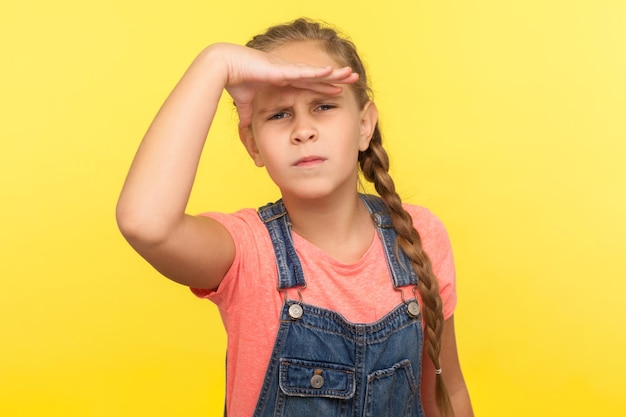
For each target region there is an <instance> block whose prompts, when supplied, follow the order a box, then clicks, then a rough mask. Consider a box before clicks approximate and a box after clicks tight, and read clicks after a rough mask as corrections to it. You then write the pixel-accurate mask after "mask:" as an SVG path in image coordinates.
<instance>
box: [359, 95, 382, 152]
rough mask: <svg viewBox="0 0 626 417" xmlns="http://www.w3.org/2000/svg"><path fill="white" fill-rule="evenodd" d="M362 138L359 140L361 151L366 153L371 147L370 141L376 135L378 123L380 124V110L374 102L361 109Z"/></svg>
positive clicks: (369, 102)
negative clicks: (375, 130)
mask: <svg viewBox="0 0 626 417" xmlns="http://www.w3.org/2000/svg"><path fill="white" fill-rule="evenodd" d="M360 113H361V114H360V115H361V137H360V140H359V150H360V151H361V152H363V151H365V150H366V149H367V148H369V146H370V141H371V140H372V136H373V135H374V129H375V128H376V123H378V109H377V108H376V104H374V102H373V101H371V100H370V101H368V102H367V103H365V105H364V106H363V108H362V109H361V112H360Z"/></svg>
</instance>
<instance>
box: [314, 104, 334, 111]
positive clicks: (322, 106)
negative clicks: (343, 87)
mask: <svg viewBox="0 0 626 417" xmlns="http://www.w3.org/2000/svg"><path fill="white" fill-rule="evenodd" d="M335 107H337V106H335V105H333V104H320V105H319V106H317V107H316V108H315V111H322V112H323V111H328V110H332V109H334V108H335Z"/></svg>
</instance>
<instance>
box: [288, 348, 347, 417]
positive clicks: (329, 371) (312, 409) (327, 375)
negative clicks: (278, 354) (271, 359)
mask: <svg viewBox="0 0 626 417" xmlns="http://www.w3.org/2000/svg"><path fill="white" fill-rule="evenodd" d="M279 381H280V382H279V384H280V391H281V392H280V394H279V398H278V399H277V403H276V411H277V412H278V411H280V413H279V414H280V415H284V416H298V417H308V416H311V417H319V416H324V417H326V416H328V417H335V416H337V417H340V416H345V415H346V413H347V409H348V400H350V399H351V398H352V397H353V396H354V392H355V381H354V368H353V367H349V366H345V365H341V364H333V363H324V362H314V361H306V360H302V359H281V361H280V371H279Z"/></svg>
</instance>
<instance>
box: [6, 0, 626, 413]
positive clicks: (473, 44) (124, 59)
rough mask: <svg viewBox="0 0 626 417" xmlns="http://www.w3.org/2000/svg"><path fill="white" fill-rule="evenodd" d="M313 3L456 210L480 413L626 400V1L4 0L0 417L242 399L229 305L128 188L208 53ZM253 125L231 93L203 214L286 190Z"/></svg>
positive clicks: (199, 201) (413, 164) (192, 407)
mask: <svg viewBox="0 0 626 417" xmlns="http://www.w3.org/2000/svg"><path fill="white" fill-rule="evenodd" d="M300 3H301V4H300ZM300 15H307V16H311V17H314V18H323V19H326V20H328V21H330V22H332V23H334V24H336V25H338V26H339V27H341V28H342V29H344V30H345V31H346V32H348V33H349V34H351V35H352V38H353V39H354V40H355V41H356V43H357V45H359V47H360V49H361V52H362V55H363V57H364V58H365V60H366V61H367V62H368V63H369V68H370V72H371V75H372V79H373V83H374V90H375V92H376V99H377V102H378V105H379V108H380V110H381V118H382V126H383V130H384V132H385V134H386V142H387V145H388V150H389V151H390V153H391V154H392V163H393V174H394V175H395V178H396V180H397V182H398V185H399V188H400V190H401V192H402V193H403V195H404V196H405V198H406V200H407V201H410V202H413V203H419V204H422V205H426V206H428V207H430V208H431V209H432V210H433V211H434V212H435V213H437V214H438V215H439V216H440V217H441V218H442V219H443V221H444V222H445V224H446V225H447V227H448V230H449V233H450V236H451V239H452V242H453V245H454V248H455V253H456V260H457V267H458V291H459V299H460V303H459V306H458V310H457V316H456V317H457V332H458V339H459V344H460V350H461V356H462V362H463V366H464V371H465V374H466V379H467V383H468V385H469V387H470V390H471V394H472V398H473V403H474V408H475V411H476V414H477V415H479V416H494V417H495V416H526V415H532V416H556V415H568V416H585V415H626V399H625V398H624V390H625V384H624V382H623V378H624V375H626V359H624V352H626V332H624V324H623V320H624V316H625V313H626V296H625V295H624V293H625V292H626V280H625V277H626V268H625V267H624V249H626V245H625V244H624V238H625V235H626V219H625V217H626V216H625V214H626V196H625V195H626V194H625V192H624V189H625V182H626V181H625V180H626V167H625V165H626V164H625V162H626V158H625V156H626V24H625V23H624V22H626V3H624V2H623V1H622V0H613V1H611V0H552V1H546V0H531V1H502V0H475V1H451V0H437V1H434V0H430V1H415V0H406V1H386V2H380V1H370V2H367V1H366V2H363V1H362V0H360V1H336V0H332V1H327V0H319V1H315V2H266V1H250V0H238V1H232V2H229V1H219V2H218V1H202V2H200V1H190V0H179V1H172V2H166V1H145V0H141V1H129V0H109V1H105V0H101V1H97V0H96V1H78V0H74V1H71V0H59V1H42V0H36V1H32V2H24V1H19V0H3V2H2V5H1V7H0V35H1V38H0V42H1V44H0V45H1V46H0V60H1V61H0V63H1V65H0V96H1V99H0V118H1V123H0V135H1V145H0V181H1V183H0V184H1V188H0V203H1V206H0V214H1V215H0V226H1V230H0V276H1V286H0V415H2V416H35V415H37V416H64V417H68V416H107V417H108V416H140V415H151V416H173V415H180V416H207V415H209V416H218V415H221V412H222V404H223V378H224V375H223V365H224V364H223V361H224V358H223V354H224V343H225V336H224V334H223V331H222V329H221V323H220V320H219V316H218V314H217V311H216V309H215V307H214V306H213V305H212V304H211V303H209V302H207V301H203V300H197V299H195V298H194V297H193V296H192V295H191V294H190V293H189V292H188V290H187V289H185V288H184V287H181V286H178V285H176V284H174V283H171V282H169V281H167V280H166V279H163V278H161V277H160V276H159V275H158V274H157V273H156V272H154V271H153V270H152V269H151V267H150V266H149V265H147V264H146V263H145V262H144V261H143V260H142V259H140V258H139V256H137V255H136V254H135V253H134V252H133V251H132V250H131V249H130V247H129V246H128V245H127V244H126V243H125V242H124V240H123V238H122V237H121V236H120V234H119V232H118V231H117V228H116V225H115V221H114V206H115V203H116V198H117V195H118V193H119V190H120V187H121V185H122V181H123V179H124V176H125V173H126V170H127V168H128V166H129V164H130V161H131V158H132V156H133V153H134V151H135V149H136V147H137V145H138V142H139V140H140V139H141V137H142V136H143V133H144V131H145V129H146V127H147V126H148V124H149V123H150V121H151V119H152V117H153V115H154V113H155V112H156V111H157V109H158V107H159V106H160V104H161V103H162V101H163V99H164V98H165V97H166V95H167V93H168V92H169V91H170V90H171V88H172V87H173V85H174V83H175V82H176V81H177V80H178V78H179V77H180V75H181V74H182V72H183V71H184V70H185V68H186V67H187V65H188V64H189V62H190V61H191V60H192V59H193V57H194V56H195V54H196V53H197V52H198V51H199V50H200V49H201V48H202V47H203V46H205V45H206V44H209V43H211V42H215V41H231V42H238V43H242V42H244V41H245V40H247V39H248V38H249V37H250V36H252V35H253V34H255V33H257V32H259V31H261V30H262V29H263V28H265V27H267V26H268V25H271V24H274V23H278V22H282V21H285V20H290V19H292V18H295V17H298V16H300ZM235 126H236V121H235V115H234V113H233V111H232V109H231V107H230V105H229V103H228V102H227V101H225V103H224V107H223V109H222V111H221V113H220V115H219V117H218V120H217V121H216V124H215V129H214V131H212V133H211V135H210V140H209V143H210V144H209V146H208V148H207V152H206V153H205V155H204V157H203V161H202V166H201V168H200V171H199V177H198V180H197V183H196V188H195V190H194V193H193V196H192V201H191V202H190V206H189V211H190V212H194V213H195V212H199V211H205V210H209V209H210V210H225V211H231V210H235V209H237V208H239V207H243V206H253V207H256V206H258V205H260V204H262V203H265V202H267V201H269V200H272V199H275V198H276V197H277V193H276V191H275V189H274V188H273V187H272V185H271V184H270V183H269V181H268V180H267V177H266V175H265V174H264V173H262V171H259V170H258V169H256V168H254V167H253V164H252V163H251V162H250V161H248V157H247V156H246V155H245V153H244V151H243V149H242V147H241V146H240V144H239V143H238V139H237V136H236V129H235ZM254 319H255V317H250V320H254Z"/></svg>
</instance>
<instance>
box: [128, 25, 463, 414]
mask: <svg viewBox="0 0 626 417" xmlns="http://www.w3.org/2000/svg"><path fill="white" fill-rule="evenodd" d="M224 89H225V90H226V91H227V92H228V93H229V94H230V96H231V97H232V98H233V100H234V102H235V105H236V108H237V112H238V115H239V135H240V138H241V141H242V142H243V144H244V146H245V148H246V149H247V151H248V153H249V154H250V156H251V157H252V159H253V161H254V163H255V164H256V165H257V166H259V167H261V166H264V167H265V168H266V169H267V171H268V173H269V175H270V177H271V178H272V180H273V181H274V182H275V183H276V185H277V186H278V188H279V189H280V192H281V196H282V198H281V200H279V201H278V202H276V203H274V204H268V205H266V206H264V207H262V208H260V209H259V210H258V211H257V210H252V209H244V210H241V211H239V212H237V213H234V214H219V213H208V214H206V215H202V216H197V217H194V216H190V215H187V214H185V207H186V204H187V200H188V197H189V194H190V191H191V188H192V183H193V180H194V176H195V172H196V168H197V166H198V161H199V159H200V154H201V151H202V148H203V145H204V141H205V138H206V136H207V133H208V131H209V128H210V126H211V122H212V120H213V116H214V114H215V111H216V108H217V104H218V100H219V98H220V95H221V94H222V91H223V90H224ZM377 120H378V114H377V110H376V106H375V104H374V103H373V102H372V101H371V99H370V91H369V87H368V84H367V78H366V74H365V70H364V68H363V64H362V62H361V60H360V58H359V56H358V55H357V52H356V49H355V47H354V45H353V44H352V43H351V42H350V41H348V40H346V39H344V38H342V37H339V36H338V35H337V33H336V32H335V31H334V30H332V29H330V28H328V27H324V26H322V25H320V24H318V23H315V22H311V21H309V20H306V19H299V20H296V21H294V22H291V23H289V24H286V25H280V26H276V27H273V28H270V29H269V30H268V31H267V32H266V33H264V34H262V35H258V36H256V37H255V38H253V39H252V41H250V42H249V43H248V45H247V46H246V47H243V46H237V45H231V44H214V45H211V46H209V47H208V48H206V49H205V50H204V51H202V52H201V53H200V55H199V56H198V57H197V58H196V60H195V61H194V62H193V63H192V65H191V66H190V68H189V69H188V71H187V72H186V73H185V75H184V76H183V78H182V79H181V80H180V82H179V84H178V85H177V86H176V88H175V89H174V91H173V92H172V93H171V95H170V96H169V98H168V99H167V101H166V102H165V103H164V105H163V107H162V108H161V110H160V111H159V113H158V115H157V116H156V118H155V119H154V121H153V123H152V125H151V126H150V128H149V130H148V132H147V133H146V136H145V138H144V139H143V142H142V143H141V146H140V148H139V150H138V152H137V155H136V157H135V160H134V162H133V164H132V167H131V169H130V172H129V174H128V178H127V180H126V183H125V185H124V188H123V191H122V194H121V196H120V199H119V202H118V207H117V218H118V224H119V227H120V229H121V231H122V233H123V234H124V236H125V237H126V238H127V239H128V241H129V242H130V244H131V245H132V246H133V247H134V248H135V249H136V250H137V252H139V254H141V256H143V257H144V258H145V259H147V260H148V262H150V263H151V264H152V265H153V266H154V267H155V268H156V269H158V270H159V271H160V272H161V273H163V274H164V275H165V276H167V277H168V278H170V279H172V280H174V281H177V282H180V283H182V284H184V285H187V286H189V287H191V288H192V290H193V291H194V293H195V294H196V295H198V296H200V297H205V298H208V299H210V300H212V301H213V302H215V303H216V304H217V306H218V307H219V310H220V313H221V315H222V319H223V322H224V325H225V327H226V331H227V333H228V363H227V402H226V409H227V413H228V415H229V416H236V417H237V416H246V417H249V416H255V417H265V416H274V415H281V416H304V417H306V416H316V417H318V416H375V417H378V416H424V415H426V416H438V415H441V416H452V415H456V416H457V417H465V416H472V415H473V413H472V408H471V405H470V401H469V396H468V394H467V389H466V386H465V382H464V380H463V376H462V373H461V369H460V366H459V361H458V355H457V349H456V341H455V334H454V321H453V311H454V307H455V303H456V294H455V288H454V265H453V260H452V254H451V249H450V245H449V241H448V238H447V234H446V232H445V229H444V228H443V226H442V224H441V223H440V222H439V221H438V220H437V218H435V217H434V216H433V215H432V214H431V213H430V212H429V211H428V210H426V209H424V208H420V207H417V206H411V205H405V204H402V203H401V200H400V197H399V196H398V195H397V193H396V191H395V188H394V184H393V181H392V179H391V177H390V176H389V173H388V168H389V162H388V158H387V154H386V153H385V151H384V149H383V147H382V142H381V134H380V132H379V130H378V126H377ZM359 167H360V170H361V172H362V175H363V177H364V178H365V179H366V180H367V181H370V182H373V183H374V186H375V189H376V191H377V193H378V194H379V195H380V197H377V196H373V195H363V194H359V193H358V191H357V185H358V181H359ZM422 359H423V360H422ZM446 387H447V388H446Z"/></svg>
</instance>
